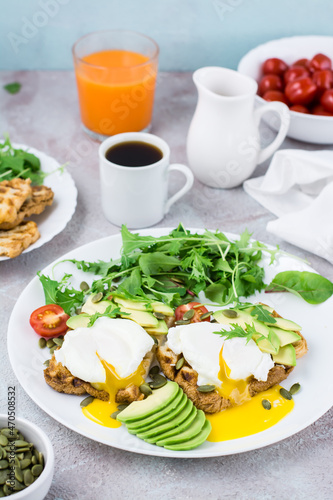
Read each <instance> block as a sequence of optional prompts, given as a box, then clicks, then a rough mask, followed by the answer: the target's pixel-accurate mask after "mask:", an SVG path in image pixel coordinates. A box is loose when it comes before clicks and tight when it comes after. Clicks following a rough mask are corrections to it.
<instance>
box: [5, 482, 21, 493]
mask: <svg viewBox="0 0 333 500" xmlns="http://www.w3.org/2000/svg"><path fill="white" fill-rule="evenodd" d="M13 482H14V486H13ZM6 485H7V486H8V487H9V488H10V489H12V490H14V491H21V490H24V488H25V487H24V486H23V484H21V483H19V482H18V480H17V479H14V481H13V480H12V479H7V481H6V484H5V486H6Z"/></svg>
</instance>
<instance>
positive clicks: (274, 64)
mask: <svg viewBox="0 0 333 500" xmlns="http://www.w3.org/2000/svg"><path fill="white" fill-rule="evenodd" d="M287 69H288V66H287V64H286V63H285V62H284V61H282V59H279V58H278V57H271V58H270V59H266V61H265V62H264V64H263V65H262V72H263V73H264V75H269V74H274V75H280V76H281V75H283V73H284V72H285V71H287Z"/></svg>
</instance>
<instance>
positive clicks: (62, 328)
mask: <svg viewBox="0 0 333 500" xmlns="http://www.w3.org/2000/svg"><path fill="white" fill-rule="evenodd" d="M68 318H69V316H68V314H66V313H65V312H64V310H63V308H62V307H60V306H58V305H57V304H48V305H46V306H42V307H38V309H35V310H34V311H33V312H32V314H31V316H30V325H31V326H32V328H33V329H34V330H35V332H36V333H37V334H38V335H40V336H41V337H58V336H59V335H62V334H63V333H64V332H66V330H67V325H66V321H67V320H68Z"/></svg>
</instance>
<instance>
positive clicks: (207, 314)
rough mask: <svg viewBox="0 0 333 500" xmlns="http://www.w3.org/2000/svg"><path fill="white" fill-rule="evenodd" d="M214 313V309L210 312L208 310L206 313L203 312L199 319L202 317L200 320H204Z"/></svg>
mask: <svg viewBox="0 0 333 500" xmlns="http://www.w3.org/2000/svg"><path fill="white" fill-rule="evenodd" d="M212 314H213V313H212V311H208V312H206V313H204V314H201V316H200V318H199V319H200V321H203V320H204V319H207V318H209V317H210V316H211V315H212Z"/></svg>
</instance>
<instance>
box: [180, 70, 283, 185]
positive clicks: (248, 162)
mask: <svg viewBox="0 0 333 500" xmlns="http://www.w3.org/2000/svg"><path fill="white" fill-rule="evenodd" d="M193 80H194V83H195V85H196V87H197V89H198V104H197V107H196V110H195V113H194V116H193V119H192V122H191V126H190V129H189V133H188V137H187V157H188V161H189V165H190V167H191V169H192V170H193V172H194V175H195V176H196V177H197V178H198V179H199V180H200V181H201V182H203V183H204V184H207V185H208V186H211V187H217V188H233V187H235V186H239V185H240V184H241V183H242V182H243V181H244V180H245V179H247V178H248V177H250V175H251V174H252V173H253V171H254V169H255V168H256V166H257V165H258V164H259V163H262V162H263V161H265V160H267V158H269V157H270V156H271V155H272V154H273V153H274V152H275V151H276V150H277V149H278V147H279V146H280V145H281V144H282V142H283V140H284V138H285V137H286V134H287V131H288V127H289V122H290V114H289V109H288V107H287V106H286V105H285V104H283V103H282V102H270V103H268V102H267V103H265V105H263V106H262V108H259V109H257V110H254V98H255V95H256V91H257V87H258V84H257V82H256V81H255V80H253V79H252V78H250V77H248V76H245V75H242V74H240V73H237V71H233V70H231V69H227V68H220V67H207V68H200V69H198V70H197V71H195V73H194V74H193ZM272 111H273V112H274V113H276V114H277V115H278V117H279V118H280V125H279V127H278V130H279V131H278V134H277V136H276V138H275V139H274V140H273V141H272V142H271V144H269V145H268V146H267V147H265V148H264V149H262V148H261V145H260V136H259V123H260V120H261V117H262V115H263V114H264V113H266V112H272ZM275 126H276V123H275Z"/></svg>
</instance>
